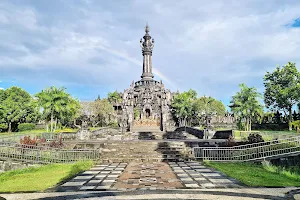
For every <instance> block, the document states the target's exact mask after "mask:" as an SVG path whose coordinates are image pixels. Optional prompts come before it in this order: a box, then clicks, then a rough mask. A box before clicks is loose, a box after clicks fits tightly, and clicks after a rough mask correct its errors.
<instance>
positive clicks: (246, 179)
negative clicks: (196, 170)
mask: <svg viewBox="0 0 300 200" xmlns="http://www.w3.org/2000/svg"><path fill="white" fill-rule="evenodd" d="M205 165H207V166H209V167H213V168H215V169H217V170H219V171H221V172H223V173H224V174H226V175H228V176H230V177H232V178H235V179H237V180H239V181H240V182H242V183H244V184H246V185H248V186H268V187H281V186H300V175H299V174H297V173H291V172H289V171H288V170H284V169H278V168H276V167H270V166H266V165H262V164H255V163H219V162H205ZM274 168H276V170H275V169H274Z"/></svg>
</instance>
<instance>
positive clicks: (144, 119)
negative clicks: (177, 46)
mask: <svg viewBox="0 0 300 200" xmlns="http://www.w3.org/2000/svg"><path fill="white" fill-rule="evenodd" d="M140 46H141V48H142V55H143V71H142V76H141V80H139V81H137V82H132V84H131V85H130V88H128V89H126V90H124V93H123V101H122V105H121V110H122V116H121V120H120V125H121V127H124V128H125V129H126V130H129V131H138V132H143V131H145V132H149V131H168V130H171V129H173V127H174V125H175V123H174V121H173V120H172V115H171V109H170V107H171V100H172V98H173V94H172V93H171V92H170V90H168V89H165V87H164V84H163V83H162V81H156V80H154V79H153V78H154V76H153V73H152V50H153V46H154V40H153V39H152V40H151V36H150V35H149V26H148V25H147V26H146V28H145V35H144V37H143V38H142V39H141V40H140Z"/></svg>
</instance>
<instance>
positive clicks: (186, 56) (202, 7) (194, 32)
mask: <svg viewBox="0 0 300 200" xmlns="http://www.w3.org/2000/svg"><path fill="white" fill-rule="evenodd" d="M299 11H300V1H298V0H294V1H292V0H286V1H279V0H273V1H272V0H264V1H261V0H257V1H256V0H249V1H247V0H243V1H238V0H235V1H231V0H226V1H225V0H224V1H218V0H215V1H209V0H208V1H202V0H184V1H174V0H170V1H169V0H135V1H134V0H132V1H131V0H126V1H125V0H113V1H104V0H97V1H92V0H64V1H56V0H51V1H40V0H34V1H33V0H32V1H30V0H22V1H21V0H19V1H17V0H9V1H5V0H4V1H3V0H2V1H1V2H0V38H1V42H0V88H4V89H5V88H8V87H10V86H13V85H16V86H20V87H22V88H24V89H26V90H27V91H29V92H30V93H31V94H35V93H37V92H39V91H41V90H42V89H43V88H45V87H49V86H52V85H54V86H58V87H60V86H65V87H66V88H67V91H68V92H70V93H71V94H72V95H73V96H75V97H77V98H79V99H80V100H82V101H86V100H93V99H95V98H96V97H97V96H98V95H100V96H101V97H105V96H106V94H107V93H108V92H110V91H114V90H115V89H118V91H123V90H124V89H126V88H127V87H128V86H129V85H130V84H131V82H132V81H133V80H135V81H137V80H138V79H139V78H140V75H141V72H142V54H141V49H140V46H139V40H140V38H141V37H142V36H143V35H144V27H145V24H146V22H148V24H149V26H150V33H151V35H152V37H153V38H154V39H155V47H154V50H153V67H154V75H155V79H157V80H162V81H163V82H164V83H165V86H166V87H167V88H169V89H171V90H172V91H176V90H177V89H179V91H184V90H188V89H189V88H193V89H195V90H196V91H197V92H198V94H199V96H201V95H207V96H208V95H211V96H213V97H215V98H217V99H219V100H222V101H223V102H224V103H225V105H228V102H229V100H230V98H231V96H232V95H233V94H234V93H235V92H237V91H238V84H240V83H246V84H247V85H248V86H255V87H257V88H258V90H259V91H260V92H263V84H262V83H263V76H264V74H265V73H266V71H272V70H273V69H274V68H275V67H276V65H284V64H286V63H287V62H288V61H292V62H296V63H298V67H300V54H299V52H300V12H299Z"/></svg>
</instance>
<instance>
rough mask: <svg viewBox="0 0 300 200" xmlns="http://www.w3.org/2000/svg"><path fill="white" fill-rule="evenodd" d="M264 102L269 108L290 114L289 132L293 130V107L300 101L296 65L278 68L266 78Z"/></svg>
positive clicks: (298, 74)
mask: <svg viewBox="0 0 300 200" xmlns="http://www.w3.org/2000/svg"><path fill="white" fill-rule="evenodd" d="M264 86H265V93H264V101H265V104H266V106H267V108H273V109H277V110H280V111H283V112H284V113H285V114H286V115H287V113H288V123H289V130H292V125H291V124H290V123H291V122H292V120H293V119H292V107H293V106H294V105H295V104H297V103H299V100H300V95H299V94H300V73H299V72H298V70H297V68H296V64H295V63H291V62H289V63H288V64H286V65H285V66H283V67H279V66H278V67H277V68H276V69H275V70H274V71H273V72H272V73H269V72H267V74H266V75H265V77H264Z"/></svg>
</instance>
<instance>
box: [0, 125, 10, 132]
mask: <svg viewBox="0 0 300 200" xmlns="http://www.w3.org/2000/svg"><path fill="white" fill-rule="evenodd" d="M7 128H8V126H7V124H0V132H2V131H5V130H7Z"/></svg>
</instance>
